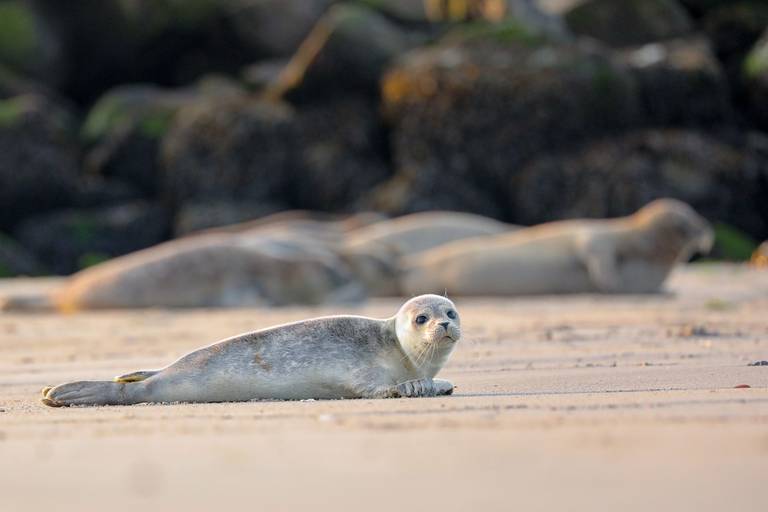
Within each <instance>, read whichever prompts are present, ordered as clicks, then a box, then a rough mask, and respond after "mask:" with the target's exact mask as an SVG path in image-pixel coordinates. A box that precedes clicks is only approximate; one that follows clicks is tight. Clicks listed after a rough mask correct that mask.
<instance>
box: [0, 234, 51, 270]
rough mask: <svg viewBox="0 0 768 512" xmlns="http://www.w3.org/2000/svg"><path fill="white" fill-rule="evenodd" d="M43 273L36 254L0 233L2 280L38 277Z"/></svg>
mask: <svg viewBox="0 0 768 512" xmlns="http://www.w3.org/2000/svg"><path fill="white" fill-rule="evenodd" d="M43 273H44V271H43V265H42V264H41V263H40V261H39V260H38V259H37V258H36V257H35V255H34V254H32V253H30V252H29V251H27V250H26V249H24V247H22V246H21V244H19V243H18V242H16V241H15V240H14V239H12V238H11V237H9V236H7V235H4V234H2V233H0V278H4V277H15V276H38V275H41V274H43Z"/></svg>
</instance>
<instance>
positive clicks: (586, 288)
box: [401, 199, 714, 295]
mask: <svg viewBox="0 0 768 512" xmlns="http://www.w3.org/2000/svg"><path fill="white" fill-rule="evenodd" d="M713 238H714V236H713V231H712V229H711V228H710V226H709V224H708V223H707V221H706V220H705V219H704V218H702V217H701V216H699V215H698V214H697V213H696V212H695V211H694V210H693V209H692V208H691V207H690V206H688V205H687V204H685V203H683V202H681V201H677V200H674V199H659V200H656V201H653V202H651V203H649V204H648V205H646V206H644V207H643V208H641V209H640V210H638V211H637V212H636V213H635V214H634V215H630V216H628V217H623V218H618V219H608V220H603V219H601V220H597V219H594V220H593V219H584V220H566V221H560V222H551V223H546V224H542V225H539V226H535V227H531V228H525V229H521V230H518V231H515V232H513V233H509V234H502V235H496V236H493V237H486V238H478V239H470V240H462V241H458V242H453V243H450V244H446V245H444V246H441V247H439V248H436V249H432V250H430V251H426V252H424V253H421V254H418V255H415V256H413V257H411V258H408V259H407V260H406V261H405V262H404V264H403V265H404V268H403V274H402V281H401V286H402V289H403V290H404V291H405V292H407V293H427V292H438V293H443V292H445V291H447V293H449V294H451V295H528V294H559V293H594V292H597V293H652V292H657V291H659V289H660V287H661V286H662V284H663V283H664V281H665V279H666V278H667V276H668V275H669V273H670V271H671V270H672V268H673V267H674V265H675V264H676V263H678V262H683V261H686V260H688V259H689V258H690V257H691V256H692V254H693V253H694V252H696V251H701V252H708V251H709V250H710V249H711V247H712V243H713Z"/></svg>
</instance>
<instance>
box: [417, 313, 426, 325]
mask: <svg viewBox="0 0 768 512" xmlns="http://www.w3.org/2000/svg"><path fill="white" fill-rule="evenodd" d="M416 323H417V324H419V325H421V324H425V323H427V317H426V316H425V315H419V316H417V317H416Z"/></svg>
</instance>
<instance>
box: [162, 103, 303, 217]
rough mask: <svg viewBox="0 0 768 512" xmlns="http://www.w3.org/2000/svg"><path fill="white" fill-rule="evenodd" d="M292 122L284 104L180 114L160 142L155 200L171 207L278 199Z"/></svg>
mask: <svg viewBox="0 0 768 512" xmlns="http://www.w3.org/2000/svg"><path fill="white" fill-rule="evenodd" d="M294 119H295V113H294V111H293V110H292V109H291V108H290V107H289V106H287V105H285V104H278V103H267V102H261V101H256V100H254V99H251V98H249V97H244V98H206V99H205V100H201V101H199V102H197V103H195V104H192V105H189V106H186V107H184V108H182V109H181V110H180V111H179V112H178V114H177V115H176V118H175V119H174V122H173V124H172V126H171V129H170V130H169V132H168V133H167V135H166V136H165V138H164V139H163V142H162V148H161V158H162V162H163V180H162V187H161V196H162V197H163V198H164V199H165V200H166V202H169V203H171V204H174V205H180V204H182V203H184V202H187V201H189V200H230V199H235V200H248V201H271V199H272V198H274V197H282V196H283V195H284V191H285V186H286V172H285V171H286V168H287V167H288V161H289V157H290V151H292V150H293V149H294V148H293V147H291V144H290V138H291V136H292V133H291V130H292V128H293V123H294Z"/></svg>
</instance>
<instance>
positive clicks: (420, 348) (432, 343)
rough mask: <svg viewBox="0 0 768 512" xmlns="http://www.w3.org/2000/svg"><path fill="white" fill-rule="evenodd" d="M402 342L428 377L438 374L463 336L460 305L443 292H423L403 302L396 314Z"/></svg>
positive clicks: (412, 359)
mask: <svg viewBox="0 0 768 512" xmlns="http://www.w3.org/2000/svg"><path fill="white" fill-rule="evenodd" d="M395 333H396V335H397V339H398V341H399V342H400V346H401V347H402V349H403V351H404V352H405V353H406V355H407V356H408V358H409V359H410V360H411V363H413V365H414V367H415V368H416V369H417V370H418V371H419V372H420V373H422V374H423V375H424V376H425V377H429V378H432V377H434V376H435V375H436V374H437V372H438V371H440V368H442V366H443V364H445V362H446V360H447V359H448V356H449V355H450V354H451V352H452V351H453V349H454V347H455V346H456V342H457V341H459V338H460V337H461V319H460V318H459V312H458V311H457V310H456V305H455V304H454V303H453V302H451V301H450V300H448V299H447V298H445V297H441V296H439V295H419V296H418V297H414V298H412V299H411V300H409V301H408V302H406V303H405V304H403V305H402V307H401V308H400V311H398V312H397V315H395Z"/></svg>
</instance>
